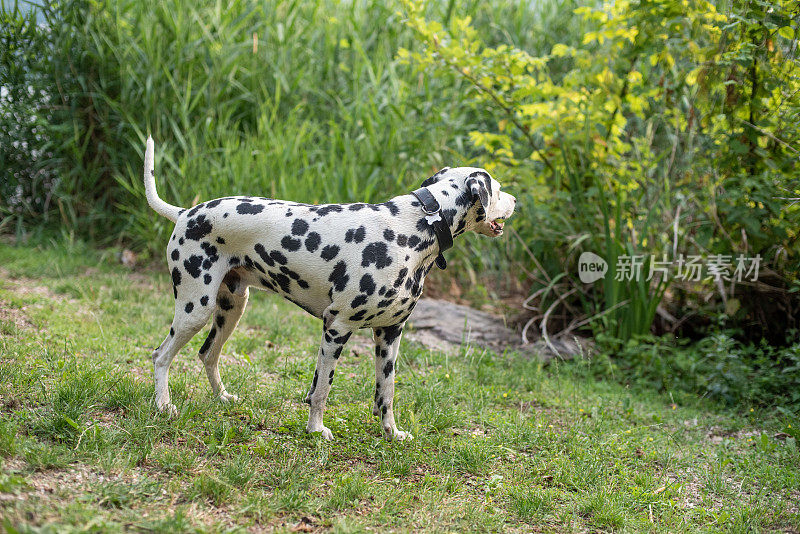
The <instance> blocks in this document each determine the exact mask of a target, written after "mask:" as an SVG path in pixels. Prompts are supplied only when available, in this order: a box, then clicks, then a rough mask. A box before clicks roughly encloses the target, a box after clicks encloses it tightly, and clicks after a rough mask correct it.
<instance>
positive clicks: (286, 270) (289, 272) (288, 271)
mask: <svg viewBox="0 0 800 534" xmlns="http://www.w3.org/2000/svg"><path fill="white" fill-rule="evenodd" d="M281 272H282V273H283V274H285V275H286V276H288V277H289V278H291V279H292V280H300V275H299V274H297V273H296V272H294V271H293V270H291V269H290V268H288V267H286V266H281Z"/></svg>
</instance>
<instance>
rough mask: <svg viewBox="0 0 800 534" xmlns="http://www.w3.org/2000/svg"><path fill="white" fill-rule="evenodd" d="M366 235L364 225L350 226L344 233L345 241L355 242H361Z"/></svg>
mask: <svg viewBox="0 0 800 534" xmlns="http://www.w3.org/2000/svg"><path fill="white" fill-rule="evenodd" d="M366 235H367V229H366V228H365V227H364V226H359V227H358V228H351V229H349V230H348V231H347V232H346V233H345V234H344V240H345V242H346V243H350V242H356V243H361V242H362V241H364V238H365V237H366Z"/></svg>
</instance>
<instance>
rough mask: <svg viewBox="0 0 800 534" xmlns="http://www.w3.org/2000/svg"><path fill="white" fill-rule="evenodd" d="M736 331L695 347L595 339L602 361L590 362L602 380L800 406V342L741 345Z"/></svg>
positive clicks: (663, 340) (727, 400)
mask: <svg viewBox="0 0 800 534" xmlns="http://www.w3.org/2000/svg"><path fill="white" fill-rule="evenodd" d="M738 335H740V333H739V332H735V331H720V332H718V333H715V334H713V335H709V336H707V337H705V338H703V339H701V340H700V341H698V342H696V343H689V342H688V340H686V339H683V340H680V339H676V338H675V337H674V336H662V337H655V336H642V337H637V338H633V339H631V340H628V341H626V342H623V341H621V340H615V339H612V338H610V337H608V336H600V337H599V338H598V341H599V347H600V357H598V358H596V359H595V361H594V362H593V363H592V368H593V369H594V371H595V372H596V373H598V374H600V375H603V376H616V377H617V378H620V379H622V380H623V381H625V382H628V383H630V384H632V385H636V386H637V387H642V388H653V389H657V390H661V391H667V392H673V391H684V392H690V393H695V394H699V395H701V396H704V397H708V398H710V399H712V400H714V401H716V402H719V403H722V404H726V405H731V406H733V405H742V404H745V405H746V404H750V405H755V406H769V407H775V406H783V407H786V408H789V409H791V410H793V411H794V410H797V409H798V407H800V343H798V342H797V341H796V339H797V333H796V332H789V333H788V334H787V339H788V340H789V345H788V346H785V347H775V346H772V345H769V344H767V343H766V341H764V340H762V341H761V342H759V343H744V342H741V341H738V340H737V339H736V337H737V336H738Z"/></svg>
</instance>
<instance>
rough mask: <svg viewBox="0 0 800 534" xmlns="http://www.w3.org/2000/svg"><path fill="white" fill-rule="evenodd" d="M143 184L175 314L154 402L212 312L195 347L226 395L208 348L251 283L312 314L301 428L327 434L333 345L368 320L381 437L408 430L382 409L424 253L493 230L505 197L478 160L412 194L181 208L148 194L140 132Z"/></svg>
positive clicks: (506, 204) (498, 229)
mask: <svg viewBox="0 0 800 534" xmlns="http://www.w3.org/2000/svg"><path fill="white" fill-rule="evenodd" d="M144 183H145V190H146V194H147V201H148V203H149V205H150V207H151V208H152V209H153V210H155V211H156V212H157V213H159V214H160V215H162V216H164V217H166V218H167V219H169V220H171V221H173V222H175V229H174V230H173V232H172V237H171V238H170V241H169V246H168V247H167V261H168V264H169V270H170V272H171V273H172V288H173V295H174V297H175V316H174V319H173V321H172V326H171V328H170V329H169V334H168V335H167V337H166V338H165V339H164V341H163V342H162V343H161V345H159V347H158V348H157V349H155V351H154V352H153V354H152V357H153V368H154V374H155V399H156V405H157V407H158V409H159V410H160V411H161V412H165V413H167V414H168V415H170V416H174V415H177V409H176V408H175V406H174V405H173V404H171V403H170V395H169V387H168V384H167V382H168V378H169V368H170V364H171V363H172V359H173V358H174V357H175V355H176V354H177V353H178V351H179V350H180V349H181V348H182V347H183V346H184V345H186V343H187V342H188V341H189V340H190V339H191V338H192V337H193V336H194V335H195V334H197V332H199V331H200V329H202V328H203V327H204V326H205V325H206V323H207V322H208V320H209V318H210V317H212V315H213V320H212V325H211V329H210V331H209V332H208V337H206V340H205V342H204V343H203V345H202V347H201V348H200V353H199V357H200V360H201V361H202V362H203V364H204V366H205V370H206V373H207V375H208V380H209V382H210V383H211V389H212V390H213V392H214V395H216V396H217V397H218V398H219V399H220V400H221V401H223V402H225V403H228V402H233V401H236V400H237V397H236V396H235V395H232V394H231V393H229V392H228V391H227V390H226V388H225V384H224V383H223V382H222V379H221V378H220V373H219V357H220V351H221V350H222V346H223V345H224V344H225V341H226V340H227V339H228V337H229V336H230V335H231V332H233V330H234V329H235V328H236V325H237V323H238V322H239V319H240V318H241V316H242V313H243V312H244V309H245V305H246V304H247V299H248V295H249V288H251V287H253V288H256V289H261V290H267V291H272V292H275V293H277V294H279V295H281V296H283V297H284V298H285V299H287V300H289V301H291V302H293V303H295V304H297V305H298V306H300V307H301V308H302V309H304V310H305V311H307V312H308V313H310V314H311V315H313V316H314V317H318V318H320V319H322V339H321V343H320V347H319V352H318V354H317V365H316V369H315V370H314V378H313V381H312V382H311V388H310V390H309V392H308V395H307V396H306V402H307V403H308V404H310V405H311V408H310V414H309V418H308V426H307V427H306V430H307V431H308V432H321V433H322V437H324V438H325V439H328V440H330V439H333V434H332V433H331V431H330V429H328V428H327V427H325V426H324V425H323V422H322V413H323V410H324V408H325V403H326V401H327V398H328V393H329V392H330V388H331V384H332V383H333V375H334V372H335V370H336V363H337V361H338V359H339V356H340V355H341V354H342V348H343V347H344V344H345V343H346V342H347V340H348V339H349V338H350V335H351V334H352V333H353V331H355V330H357V329H359V328H371V329H372V331H373V334H374V336H373V337H374V340H375V398H374V403H373V407H372V412H373V414H375V415H376V416H378V417H380V420H381V427H382V429H383V433H384V435H385V437H386V439H388V440H392V439H397V440H404V439H412V438H413V437H412V436H411V434H410V433H408V432H403V431H402V430H399V429H398V428H397V425H396V424H395V418H394V412H393V410H392V408H393V399H394V382H395V381H394V376H395V371H396V367H397V366H396V364H397V355H398V354H397V353H398V348H399V345H400V336H401V334H402V332H403V325H404V324H405V322H406V320H407V319H408V317H409V315H411V311H412V310H413V309H414V305H415V304H416V302H417V299H419V297H420V295H421V293H422V286H423V282H424V280H425V276H426V275H427V273H428V272H429V271H430V269H431V267H432V266H433V265H434V262H436V263H437V264H439V265H440V267H442V268H444V265H445V264H444V258H443V257H442V256H441V252H443V250H440V249H443V248H444V247H443V246H442V243H443V241H447V240H448V239H449V243H444V245H445V246H449V245H451V244H452V236H458V235H461V234H463V233H464V232H469V231H474V232H477V233H480V234H484V235H487V236H491V237H497V236H500V235H502V234H503V224H504V220H505V218H507V217H510V216H511V214H512V213H513V211H514V206H515V203H516V199H515V198H514V197H513V196H511V195H510V194H508V193H505V192H501V191H500V184H499V183H498V182H497V181H496V180H494V179H493V178H492V177H491V176H490V175H489V173H487V172H486V171H485V170H483V169H479V168H473V167H461V168H453V169H451V168H444V169H442V170H440V171H439V172H437V173H436V174H435V175H433V176H431V177H430V178H428V179H427V180H425V181H424V182H423V183H422V187H421V189H419V190H417V191H415V192H414V194H406V195H401V196H398V197H395V198H392V199H391V200H388V201H387V202H384V203H382V204H364V203H356V204H322V205H309V204H300V203H297V202H289V201H285V200H274V199H269V198H256V197H245V196H237V197H225V198H218V199H215V200H210V201H207V202H203V203H201V204H198V205H197V206H194V207H193V208H191V209H183V208H180V207H177V206H173V205H170V204H168V203H166V202H165V201H163V200H162V199H161V198H159V196H158V194H157V192H156V186H155V170H154V145H153V140H152V138H149V137H148V139H147V144H146V148H145V157H144ZM437 208H438V209H437Z"/></svg>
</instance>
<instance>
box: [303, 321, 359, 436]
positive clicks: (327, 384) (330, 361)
mask: <svg viewBox="0 0 800 534" xmlns="http://www.w3.org/2000/svg"><path fill="white" fill-rule="evenodd" d="M351 334H352V331H351V330H349V329H347V328H346V327H342V326H341V325H336V323H335V322H334V323H333V324H331V325H330V326H328V327H325V328H324V329H323V333H322V343H321V344H320V346H319V353H318V355H317V368H316V369H314V380H313V381H312V382H311V389H310V390H309V391H308V395H306V402H307V403H308V404H310V405H311V408H310V410H309V414H308V425H307V426H306V432H322V437H323V438H325V439H333V434H332V433H331V431H330V429H329V428H328V427H326V426H325V425H323V424H322V412H323V411H325V402H326V401H327V400H328V393H330V390H331V384H333V374H334V371H335V369H336V362H337V361H338V360H339V356H340V355H341V354H342V348H343V347H344V344H345V343H347V340H348V339H350V335H351Z"/></svg>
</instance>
